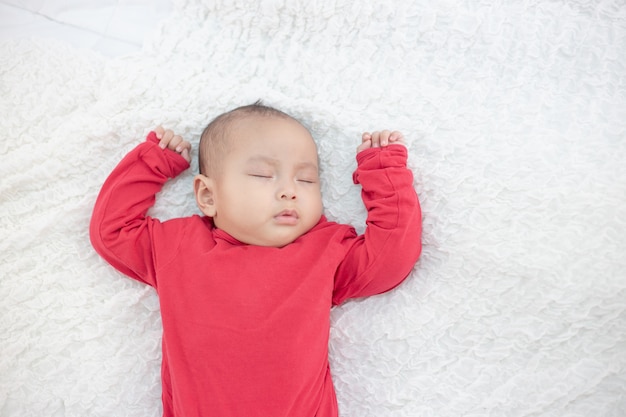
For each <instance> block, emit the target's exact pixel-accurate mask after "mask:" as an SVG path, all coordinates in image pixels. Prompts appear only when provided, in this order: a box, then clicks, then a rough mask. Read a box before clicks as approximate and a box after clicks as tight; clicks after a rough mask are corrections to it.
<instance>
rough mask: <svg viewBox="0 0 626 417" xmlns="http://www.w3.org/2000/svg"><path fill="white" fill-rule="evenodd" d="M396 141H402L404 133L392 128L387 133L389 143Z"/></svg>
mask: <svg viewBox="0 0 626 417" xmlns="http://www.w3.org/2000/svg"><path fill="white" fill-rule="evenodd" d="M396 142H400V143H404V135H403V134H402V132H399V131H397V130H394V131H393V132H391V134H390V135H389V143H396Z"/></svg>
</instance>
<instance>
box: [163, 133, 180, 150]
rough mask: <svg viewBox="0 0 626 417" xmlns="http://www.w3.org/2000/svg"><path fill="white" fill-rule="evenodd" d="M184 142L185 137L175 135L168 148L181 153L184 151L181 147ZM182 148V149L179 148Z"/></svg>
mask: <svg viewBox="0 0 626 417" xmlns="http://www.w3.org/2000/svg"><path fill="white" fill-rule="evenodd" d="M182 142H183V137H182V136H180V135H174V136H172V139H171V140H170V142H169V143H168V144H167V147H168V148H169V149H171V150H173V151H176V152H180V151H182V150H183V148H182V147H180V144H181V143H182ZM179 147H180V148H179Z"/></svg>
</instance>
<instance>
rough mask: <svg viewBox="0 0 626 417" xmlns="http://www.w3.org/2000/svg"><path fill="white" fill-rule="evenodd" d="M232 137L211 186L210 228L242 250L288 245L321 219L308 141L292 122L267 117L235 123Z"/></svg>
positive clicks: (313, 157) (311, 146)
mask: <svg viewBox="0 0 626 417" xmlns="http://www.w3.org/2000/svg"><path fill="white" fill-rule="evenodd" d="M232 135H233V136H232V139H231V142H230V143H231V146H232V147H231V149H230V151H229V152H228V153H227V155H226V157H225V159H224V161H223V165H222V170H221V172H220V174H219V176H218V177H217V178H216V182H215V190H214V199H215V208H216V213H215V215H214V217H213V221H214V223H215V225H216V226H217V227H218V228H219V229H222V230H224V231H225V232H227V233H228V234H230V235H231V236H233V237H234V238H236V239H237V240H239V241H241V242H244V243H247V244H252V245H260V246H273V247H282V246H285V245H287V244H289V243H291V242H293V241H294V240H296V239H297V238H298V237H300V236H301V235H303V234H304V233H306V232H307V231H309V230H310V229H311V228H312V227H313V226H315V225H316V224H317V222H318V221H319V220H320V218H321V216H322V195H321V192H320V182H319V168H318V158H317V148H316V146H315V142H314V141H313V138H312V137H311V135H310V133H309V132H308V130H307V129H305V128H304V127H303V126H302V125H301V124H300V123H298V122H297V121H295V120H292V119H288V118H281V117H267V116H262V117H258V116H255V117H250V118H246V119H244V120H243V121H241V122H238V124H237V127H235V128H234V129H233V131H232Z"/></svg>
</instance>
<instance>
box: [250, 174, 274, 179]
mask: <svg viewBox="0 0 626 417" xmlns="http://www.w3.org/2000/svg"><path fill="white" fill-rule="evenodd" d="M248 175H249V176H251V177H254V178H266V179H270V178H272V176H271V175H262V174H248Z"/></svg>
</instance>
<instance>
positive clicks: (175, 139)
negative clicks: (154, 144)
mask: <svg viewBox="0 0 626 417" xmlns="http://www.w3.org/2000/svg"><path fill="white" fill-rule="evenodd" d="M154 133H156V136H157V138H158V139H160V142H159V146H160V147H161V149H165V148H167V149H169V150H171V151H174V152H178V153H179V154H180V156H182V157H183V158H185V160H186V161H187V162H191V157H190V156H189V152H190V151H191V143H189V142H187V141H186V140H184V139H183V138H182V136H180V135H176V134H174V132H172V131H171V130H169V129H168V130H165V129H163V127H162V126H157V128H156V129H154Z"/></svg>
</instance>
